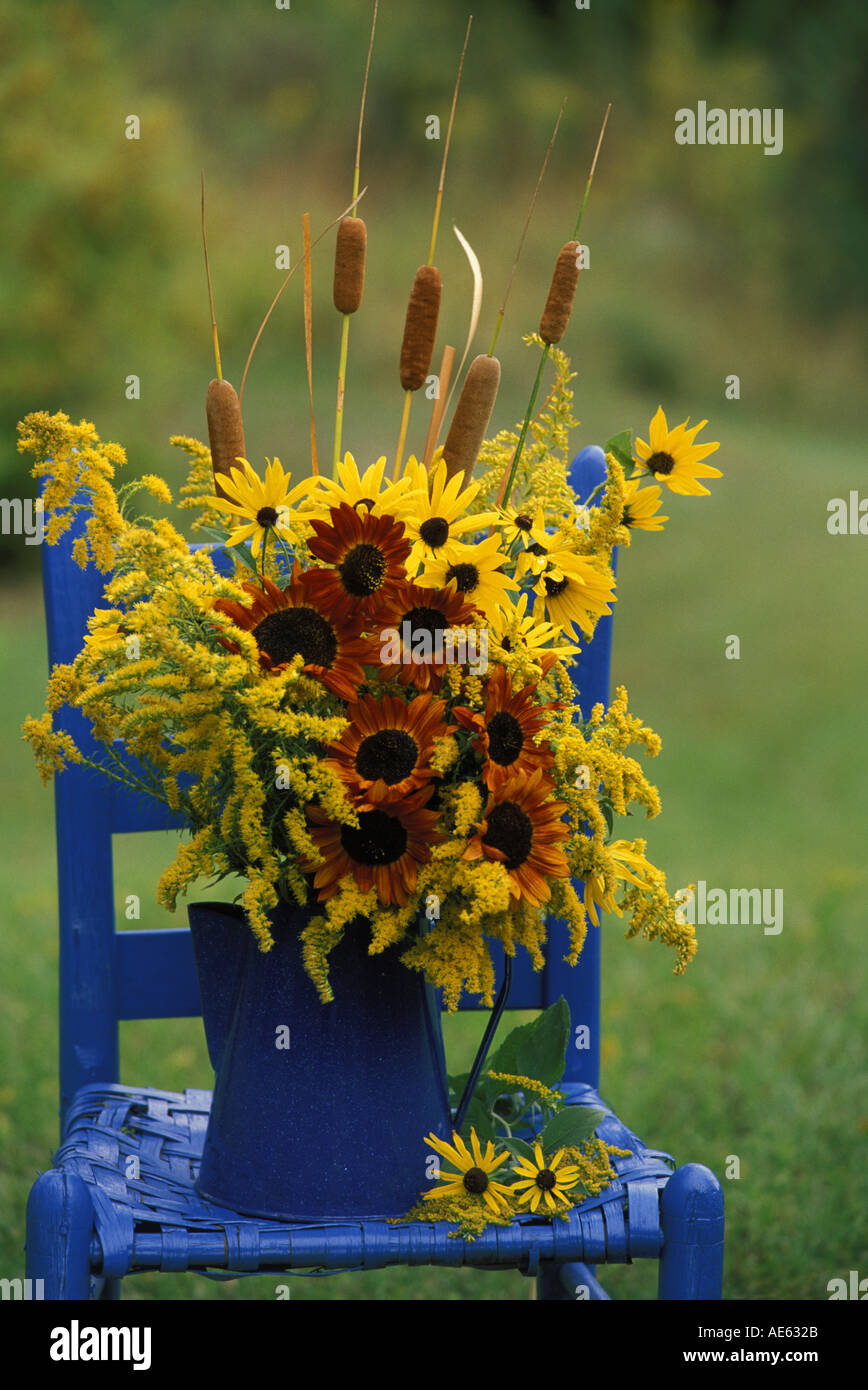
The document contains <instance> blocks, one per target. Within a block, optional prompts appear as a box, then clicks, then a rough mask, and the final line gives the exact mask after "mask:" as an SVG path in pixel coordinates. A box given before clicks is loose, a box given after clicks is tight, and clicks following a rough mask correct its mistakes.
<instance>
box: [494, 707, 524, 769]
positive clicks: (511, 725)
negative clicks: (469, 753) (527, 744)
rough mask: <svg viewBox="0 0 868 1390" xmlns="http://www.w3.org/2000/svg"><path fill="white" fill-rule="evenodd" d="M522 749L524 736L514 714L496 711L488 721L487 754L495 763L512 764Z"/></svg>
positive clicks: (502, 710) (503, 710) (506, 711)
mask: <svg viewBox="0 0 868 1390" xmlns="http://www.w3.org/2000/svg"><path fill="white" fill-rule="evenodd" d="M523 747H524V734H523V733H522V731H521V725H520V724H519V722H518V720H517V719H516V717H515V715H514V714H510V713H509V712H508V710H505V709H501V710H498V711H497V714H495V715H494V717H493V718H492V719H490V720H489V721H488V752H489V756H490V757H491V758H492V759H493V760H494V762H496V763H501V764H502V765H506V764H507V763H514V762H515V760H516V758H517V757H518V755H519V753H520V752H521V750H522V748H523Z"/></svg>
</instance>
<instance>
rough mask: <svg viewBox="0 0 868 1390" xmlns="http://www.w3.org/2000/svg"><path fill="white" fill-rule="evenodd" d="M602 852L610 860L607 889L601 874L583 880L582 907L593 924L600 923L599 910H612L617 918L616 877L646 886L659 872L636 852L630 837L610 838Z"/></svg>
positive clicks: (619, 914) (591, 875)
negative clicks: (610, 876)
mask: <svg viewBox="0 0 868 1390" xmlns="http://www.w3.org/2000/svg"><path fill="white" fill-rule="evenodd" d="M605 853H606V854H607V855H608V857H609V860H610V862H611V868H612V871H613V874H614V883H613V884H612V886H611V887H610V888H609V890H608V891H607V889H606V879H605V876H604V875H603V874H601V873H596V874H589V875H588V876H587V878H586V879H585V894H584V902H585V910H586V912H587V914H588V917H589V919H590V921H591V922H592V923H593V925H594V926H595V927H598V926H599V925H600V911H601V910H602V911H603V912H613V913H614V914H615V916H616V917H620V916H621V915H622V914H621V909H620V907H619V906H618V904H617V903H616V902H615V894H616V892H617V891H618V880H619V879H622V880H625V881H626V882H627V883H635V884H636V886H637V888H650V887H651V885H652V883H653V881H654V879H655V878H656V877H657V876H658V874H659V871H658V870H655V868H654V866H653V864H649V863H648V860H647V859H646V858H645V856H644V854H637V853H636V851H635V850H634V848H633V845H632V842H631V841H630V840H613V841H612V843H611V844H610V845H606V846H605Z"/></svg>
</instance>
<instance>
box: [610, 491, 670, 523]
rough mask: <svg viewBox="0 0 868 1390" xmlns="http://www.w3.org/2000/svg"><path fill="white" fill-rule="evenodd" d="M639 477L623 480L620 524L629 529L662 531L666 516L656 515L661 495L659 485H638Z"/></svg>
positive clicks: (667, 518)
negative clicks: (622, 503)
mask: <svg viewBox="0 0 868 1390" xmlns="http://www.w3.org/2000/svg"><path fill="white" fill-rule="evenodd" d="M639 483H640V479H639V478H626V479H625V481H624V511H623V514H622V516H621V525H622V526H628V527H629V528H630V530H631V531H662V530H663V523H664V521H668V520H669V517H668V516H658V515H657V512H658V511H659V510H660V499H661V497H662V495H663V492H662V489H661V488H659V487H640V486H639Z"/></svg>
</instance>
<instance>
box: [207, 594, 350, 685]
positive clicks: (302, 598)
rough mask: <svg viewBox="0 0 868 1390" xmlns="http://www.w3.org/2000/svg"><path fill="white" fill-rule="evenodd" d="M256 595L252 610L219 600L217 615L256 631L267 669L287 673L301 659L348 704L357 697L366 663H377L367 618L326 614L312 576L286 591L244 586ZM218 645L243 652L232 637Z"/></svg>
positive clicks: (221, 639) (305, 667) (308, 671)
mask: <svg viewBox="0 0 868 1390" xmlns="http://www.w3.org/2000/svg"><path fill="white" fill-rule="evenodd" d="M241 587H242V588H243V589H244V590H245V592H246V593H247V594H249V595H250V599H251V603H250V607H249V608H248V607H246V606H245V605H244V604H241V603H236V602H235V601H234V600H233V599H218V600H217V602H216V603H215V604H214V609H215V611H216V612H219V613H225V615H226V617H227V618H231V620H232V622H233V623H234V624H235V626H236V627H239V628H241V630H242V631H243V632H251V633H252V634H253V636H254V638H255V639H256V645H257V647H258V648H259V664H260V666H262V667H263V669H264V670H266V671H269V672H272V673H275V672H277V671H282V670H284V669H285V668H286V666H287V665H288V664H289V663H290V662H291V661H292V660H293V658H294V657H297V656H300V657H301V658H302V661H303V666H302V670H303V671H304V672H305V674H306V675H310V676H314V677H315V678H316V679H317V680H319V681H321V682H322V684H323V685H324V686H325V687H326V689H327V690H330V691H331V692H332V694H333V695H338V696H339V697H340V698H341V699H342V700H353V699H355V697H356V695H357V693H358V690H359V687H360V686H361V685H363V684H364V680H365V671H364V667H365V664H372V665H373V664H374V663H375V662H376V657H377V653H376V648H374V647H373V646H372V644H371V643H370V642H369V641H368V640H367V639H366V638H363V637H361V636H360V633H361V619H360V618H352V617H347V616H345V615H341V616H338V615H333V614H331V613H328V612H324V611H322V608H321V607H320V606H319V605H318V604H317V602H316V600H315V598H314V597H313V596H312V594H311V586H310V572H309V571H308V572H307V573H305V574H300V573H298V572H296V573H295V574H294V575H293V578H292V580H291V582H290V583H289V584H288V585H287V586H286V588H285V589H279V588H278V587H277V585H276V584H274V583H272V581H271V580H270V579H264V580H263V581H262V587H261V588H260V587H259V586H258V585H256V584H251V583H247V584H243V585H242V586H241ZM218 641H219V642H220V643H221V645H222V646H224V647H225V648H226V649H227V650H228V651H230V652H238V651H239V650H240V649H239V647H238V644H237V643H236V642H233V641H232V639H231V637H225V636H220V637H219V638H218Z"/></svg>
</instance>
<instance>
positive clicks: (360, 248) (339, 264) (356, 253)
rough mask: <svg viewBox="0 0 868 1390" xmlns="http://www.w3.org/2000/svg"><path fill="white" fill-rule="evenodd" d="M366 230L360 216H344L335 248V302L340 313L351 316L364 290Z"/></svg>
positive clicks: (360, 300)
mask: <svg viewBox="0 0 868 1390" xmlns="http://www.w3.org/2000/svg"><path fill="white" fill-rule="evenodd" d="M367 248H368V230H367V228H366V226H365V223H364V220H363V219H362V218H361V217H345V218H344V219H343V220H342V222H341V224H340V226H339V227H338V240H337V245H336V247H335V284H334V301H335V308H336V309H337V311H338V313H339V314H354V313H355V312H356V310H357V309H358V307H359V305H360V304H361V302H362V295H363V293H364V289H365V255H366V252H367Z"/></svg>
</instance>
